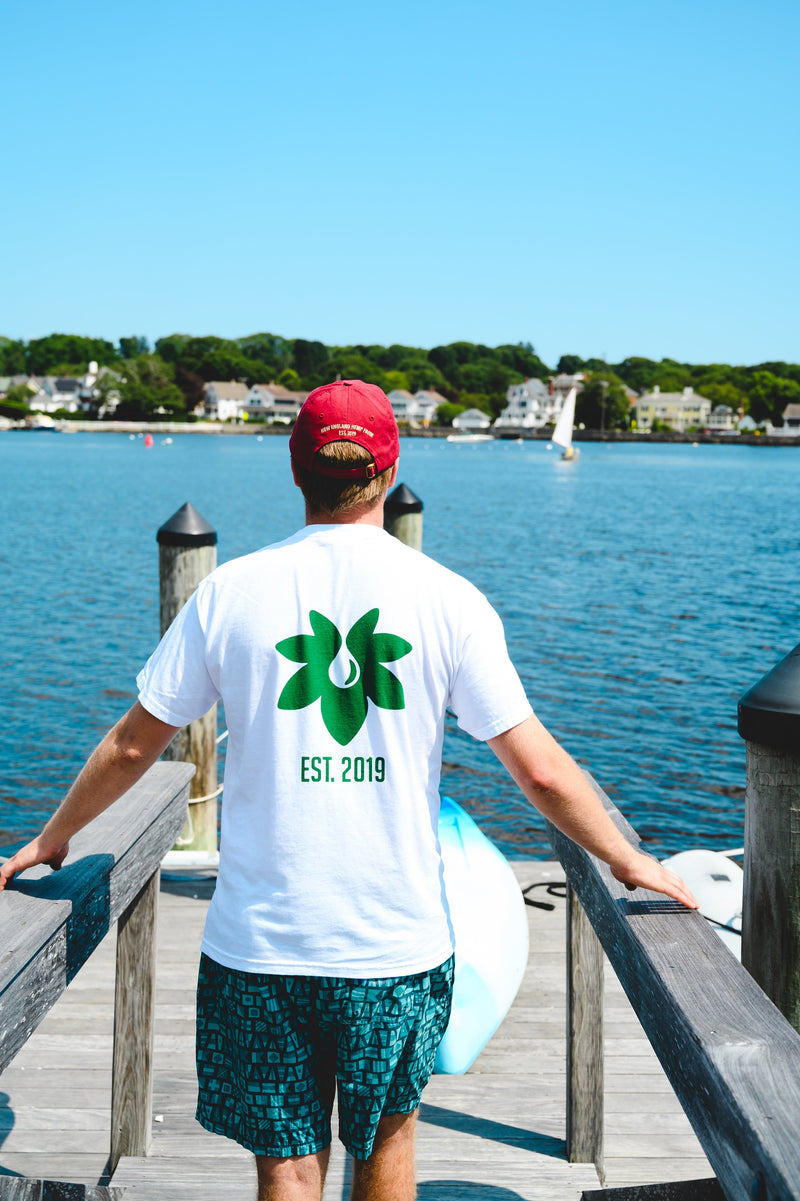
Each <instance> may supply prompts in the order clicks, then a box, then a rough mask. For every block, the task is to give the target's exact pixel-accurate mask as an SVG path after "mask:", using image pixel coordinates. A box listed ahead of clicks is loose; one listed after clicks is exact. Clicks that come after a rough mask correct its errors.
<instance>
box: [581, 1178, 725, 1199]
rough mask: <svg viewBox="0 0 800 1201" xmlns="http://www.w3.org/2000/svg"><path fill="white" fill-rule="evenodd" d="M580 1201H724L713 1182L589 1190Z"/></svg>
mask: <svg viewBox="0 0 800 1201" xmlns="http://www.w3.org/2000/svg"><path fill="white" fill-rule="evenodd" d="M581 1201H725V1194H724V1193H723V1191H722V1189H721V1188H720V1186H719V1181H718V1180H714V1179H713V1178H712V1179H711V1180H679V1181H676V1182H670V1183H668V1184H645V1185H641V1184H639V1185H635V1186H634V1187H633V1188H630V1187H629V1188H612V1189H591V1190H589V1191H588V1192H585V1193H583V1195H582V1196H581Z"/></svg>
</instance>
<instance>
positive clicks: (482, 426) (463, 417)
mask: <svg viewBox="0 0 800 1201" xmlns="http://www.w3.org/2000/svg"><path fill="white" fill-rule="evenodd" d="M491 424H492V420H491V418H490V417H487V415H486V413H483V412H481V410H480V409H465V410H464V412H463V413H459V414H458V416H457V417H454V418H453V429H454V430H488V428H489V426H490V425H491Z"/></svg>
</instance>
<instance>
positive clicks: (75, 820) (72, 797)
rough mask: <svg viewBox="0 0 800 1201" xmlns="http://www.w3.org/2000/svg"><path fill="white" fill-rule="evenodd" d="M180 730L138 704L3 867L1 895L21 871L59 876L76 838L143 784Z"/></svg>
mask: <svg viewBox="0 0 800 1201" xmlns="http://www.w3.org/2000/svg"><path fill="white" fill-rule="evenodd" d="M179 729H180V726H170V725H167V724H166V722H163V721H159V719H158V718H157V717H153V715H152V714H151V713H148V712H147V710H146V709H145V708H143V706H142V705H140V704H139V702H138V701H136V702H135V704H134V705H133V706H132V707H131V708H130V709H129V710H128V712H127V713H126V714H125V716H124V717H123V718H121V719H120V721H118V722H117V724H116V725H115V726H114V728H113V729H112V730H109V732H108V734H106V736H105V738H104V739H103V741H102V742H101V743H100V745H99V746H98V747H97V748H96V750H94V751H93V752H92V754H91V755H90V757H89V759H88V760H87V761H86V764H85V765H84V767H83V768H82V770H81V772H80V774H79V776H78V778H77V779H76V781H75V783H74V784H73V785H72V787H71V788H70V790H69V792H68V793H67V795H66V796H65V797H64V800H63V801H62V802H61V804H60V805H59V807H58V809H57V810H56V812H55V813H54V814H53V816H52V817H51V818H50V820H49V822H48V823H47V824H46V826H45V827H44V829H43V830H42V832H41V834H39V835H37V837H36V838H34V839H33V840H32V841H31V842H29V843H27V845H26V846H24V847H22V848H21V849H20V850H19V851H17V853H16V854H15V855H12V856H11V858H10V859H8V860H7V861H6V862H5V863H3V864H0V892H2V891H3V889H4V888H5V886H6V884H7V883H8V882H9V880H11V879H12V877H13V876H15V875H16V873H17V872H21V871H24V870H25V868H27V867H35V865H36V864H37V863H47V864H49V865H50V867H52V868H53V870H54V871H58V869H59V868H60V867H61V865H62V863H63V862H64V860H65V859H66V857H67V852H68V851H69V840H70V838H72V836H73V834H77V832H78V831H79V830H82V829H83V827H84V826H86V825H88V823H89V822H90V821H91V820H92V818H94V817H97V815H98V814H99V813H102V812H103V810H104V809H107V808H108V807H109V805H112V804H113V803H114V801H116V800H118V799H119V798H120V797H121V796H122V794H123V793H124V792H127V791H128V789H129V788H131V787H132V786H133V785H134V784H135V783H136V781H137V780H139V779H141V777H142V776H143V775H144V773H145V772H146V771H147V769H148V768H150V767H152V766H153V764H154V763H155V761H156V760H157V759H158V757H159V755H160V754H161V753H162V751H164V750H165V749H166V747H167V746H168V745H169V743H170V742H171V741H172V739H173V738H174V737H175V735H176V734H177V733H178V730H179Z"/></svg>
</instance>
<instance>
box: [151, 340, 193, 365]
mask: <svg viewBox="0 0 800 1201" xmlns="http://www.w3.org/2000/svg"><path fill="white" fill-rule="evenodd" d="M191 341H192V335H191V334H170V335H169V336H168V337H166V338H159V339H158V341H157V342H156V345H155V353H156V354H157V355H158V357H159V358H160V359H163V361H164V362H165V363H176V364H177V363H179V362H180V361H181V359H182V358H183V354H184V351H185V350H186V347H187V346H188V345H189V343H190V342H191Z"/></svg>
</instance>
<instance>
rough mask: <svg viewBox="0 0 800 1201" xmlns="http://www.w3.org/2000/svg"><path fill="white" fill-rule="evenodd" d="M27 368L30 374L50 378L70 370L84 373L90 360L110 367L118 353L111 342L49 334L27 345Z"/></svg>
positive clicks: (116, 359)
mask: <svg viewBox="0 0 800 1201" xmlns="http://www.w3.org/2000/svg"><path fill="white" fill-rule="evenodd" d="M25 360H26V368H27V370H28V371H30V372H31V374H32V375H49V374H54V373H56V372H58V371H63V369H64V368H65V367H69V368H70V369H71V370H76V369H77V370H78V371H85V370H86V367H87V364H89V363H90V362H91V361H92V360H94V361H95V362H97V363H99V364H100V366H101V367H102V366H113V365H114V364H115V363H118V362H119V354H118V353H117V350H116V348H115V346H114V345H113V343H112V342H106V341H105V339H104V338H82V337H80V336H79V335H78V334H48V336H47V337H46V338H33V339H32V340H31V341H30V342H29V343H28V346H27V350H26V354H25Z"/></svg>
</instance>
